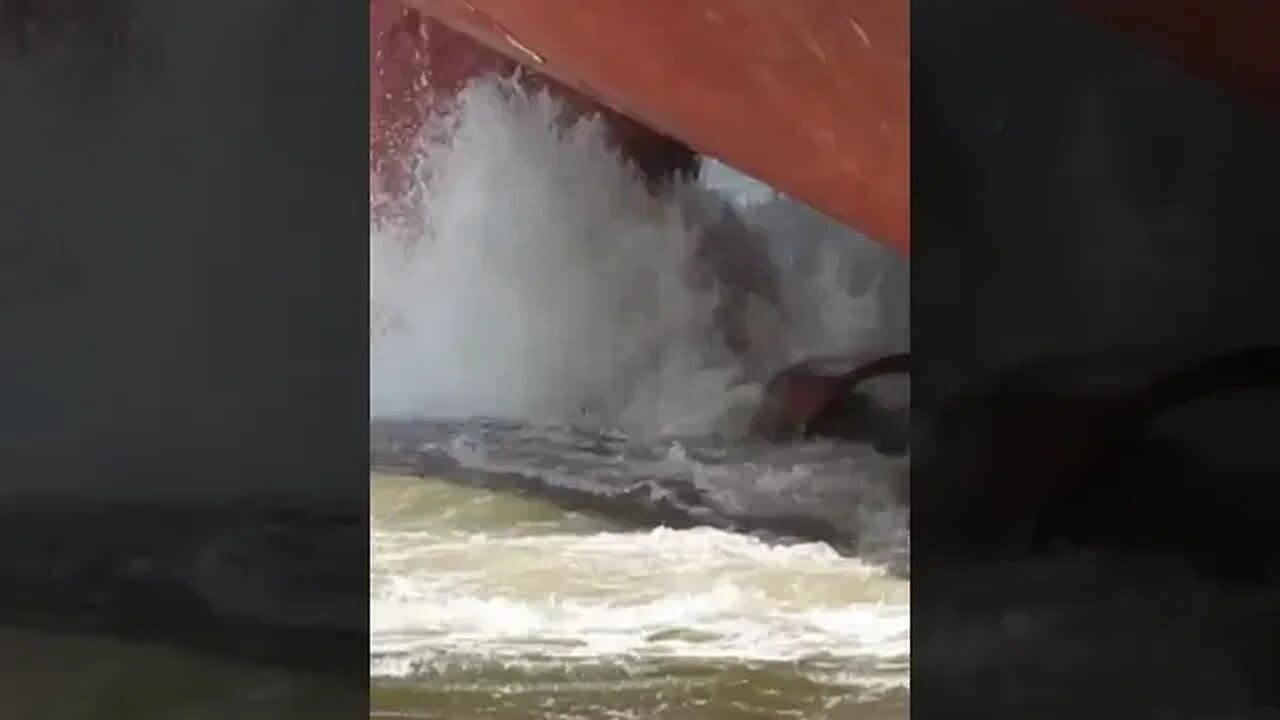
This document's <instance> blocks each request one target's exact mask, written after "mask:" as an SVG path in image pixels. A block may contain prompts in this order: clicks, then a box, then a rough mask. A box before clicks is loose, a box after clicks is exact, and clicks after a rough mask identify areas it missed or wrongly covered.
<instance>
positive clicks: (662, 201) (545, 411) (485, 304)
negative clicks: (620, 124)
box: [370, 80, 909, 718]
mask: <svg viewBox="0 0 1280 720" xmlns="http://www.w3.org/2000/svg"><path fill="white" fill-rule="evenodd" d="M417 181H418V186H417V188H416V190H415V192H414V193H413V198H412V199H413V204H412V205H411V206H409V209H408V210H406V209H405V206H404V205H401V206H400V207H397V208H396V210H397V212H395V213H393V214H389V215H388V216H387V217H386V219H385V220H383V221H382V222H380V223H378V224H377V225H376V226H375V227H374V228H373V229H372V231H371V239H370V273H371V275H370V286H371V313H372V320H373V327H374V332H373V335H372V337H371V339H370V352H371V378H370V389H371V395H370V398H371V414H372V415H373V418H374V419H376V420H382V419H389V420H409V419H422V420H427V422H419V423H400V424H398V425H397V424H392V425H390V426H389V427H391V428H392V429H391V430H388V429H387V427H388V426H384V425H382V424H379V423H375V426H374V437H375V452H374V464H375V467H378V468H380V469H382V470H385V469H386V467H388V466H389V467H391V468H392V470H393V471H396V472H409V473H410V474H414V473H419V472H421V471H422V469H423V468H428V467H429V468H432V470H431V472H432V473H434V474H436V475H439V476H440V477H444V478H446V479H449V480H450V481H451V482H443V483H442V482H441V481H440V479H437V478H426V479H422V478H405V477H388V476H384V475H378V476H375V479H374V481H373V483H372V502H373V508H374V511H373V520H372V524H373V542H372V551H373V557H372V571H373V575H372V579H371V584H372V591H373V597H372V609H373V617H372V619H371V623H372V627H373V636H372V639H371V655H372V664H371V668H370V670H371V674H372V675H373V676H374V677H375V679H376V681H377V683H376V684H377V688H378V689H377V690H376V692H375V706H377V707H379V708H385V709H386V710H387V711H389V712H404V711H406V710H407V709H412V708H416V709H418V710H426V711H428V712H434V711H440V712H446V713H447V714H448V715H449V716H450V717H486V718H497V717H548V718H550V717H556V718H561V717H579V716H581V717H605V716H609V717H613V716H618V717H623V716H631V715H632V714H637V713H638V715H637V716H642V717H653V718H660V717H670V716H672V713H676V714H678V713H679V708H680V707H685V706H688V707H702V708H704V709H705V710H706V711H707V712H708V713H712V714H714V716H716V717H721V716H723V717H738V716H741V717H748V716H754V715H752V713H756V714H759V713H765V714H766V715H768V716H770V717H793V716H794V717H825V716H827V715H828V714H829V713H834V712H840V708H841V707H845V706H847V705H849V704H850V703H856V704H858V706H859V707H860V708H861V709H863V710H865V711H869V712H871V714H872V716H876V715H877V714H879V715H891V716H895V717H896V716H900V715H901V713H902V711H903V710H902V706H903V703H904V702H905V689H904V688H905V686H906V684H907V680H908V678H907V661H906V656H907V652H908V650H907V638H908V634H907V633H908V630H907V595H908V588H909V584H908V583H907V582H906V581H905V580H904V579H902V578H901V577H899V576H898V575H895V574H892V573H888V572H886V570H885V567H884V565H885V564H887V563H888V562H890V561H887V560H885V558H895V559H897V560H900V559H901V558H902V557H903V556H904V554H905V526H906V517H905V508H903V507H901V506H899V505H897V504H895V502H894V501H893V500H892V499H891V493H886V492H882V488H879V487H877V484H880V485H883V484H884V483H883V482H881V476H886V475H896V473H898V472H900V468H898V466H897V465H893V464H892V463H889V464H886V463H885V462H883V461H884V460H885V459H884V458H880V457H879V456H877V455H875V453H873V452H870V451H869V449H867V448H853V449H852V450H851V449H848V448H843V449H841V448H832V447H830V446H827V445H822V446H814V447H803V448H795V449H785V448H779V449H773V450H767V451H766V450H763V449H759V448H751V447H748V444H743V443H740V442H738V441H736V440H733V438H735V437H737V436H738V435H739V434H740V433H741V432H742V431H743V430H744V429H745V420H746V418H747V415H748V414H749V411H750V409H751V408H752V407H753V406H754V402H755V400H756V398H757V397H758V393H759V386H760V381H761V380H763V379H764V378H765V377H767V375H768V374H769V373H770V372H772V371H773V370H775V369H777V368H778V367H780V366H782V365H784V364H786V363H788V362H791V361H793V360H795V359H798V358H799V357H801V356H807V355H812V354H828V353H841V352H851V351H855V350H856V351H870V350H875V349H877V348H888V347H890V346H897V347H901V346H902V345H903V344H905V339H906V334H905V330H906V320H905V318H906V312H905V304H898V305H895V304H894V302H893V301H894V300H899V299H901V300H905V272H903V271H905V267H903V268H893V267H890V266H888V264H887V263H886V261H885V260H884V258H883V255H882V254H881V251H880V250H879V249H878V248H876V247H875V246H873V245H872V244H871V243H869V242H867V241H866V240H864V239H862V238H860V237H858V236H857V235H855V234H854V233H852V232H850V231H849V230H848V229H846V228H843V227H841V226H840V225H838V224H836V223H834V222H832V221H830V220H828V219H826V218H824V217H823V216H821V215H819V214H818V213H816V212H814V211H812V210H809V209H807V208H803V207H800V206H797V205H796V204H794V203H792V202H790V201H788V200H787V199H785V198H781V197H778V196H777V195H776V194H774V193H773V192H772V191H771V190H769V189H768V188H765V187H763V186H760V185H758V184H754V183H752V182H750V181H747V180H745V179H744V178H742V177H741V176H739V175H737V174H736V173H734V172H732V171H730V170H728V169H727V168H725V167H723V166H720V165H717V164H715V163H708V166H707V171H706V172H705V173H704V177H703V178H702V179H701V180H700V181H699V182H687V183H683V184H680V185H677V186H676V187H673V188H671V189H670V190H668V191H665V192H664V193H662V194H660V195H658V196H654V195H653V194H652V193H651V192H650V191H649V189H648V188H647V187H646V186H645V184H644V183H643V181H642V180H641V178H640V177H639V176H638V175H637V173H636V172H635V170H634V169H633V168H632V167H630V166H629V165H628V164H627V163H626V162H625V161H624V160H623V159H622V158H620V157H619V156H618V154H617V153H616V152H614V151H613V150H611V149H610V148H609V146H608V144H607V143H606V135H605V128H604V126H603V125H602V124H601V123H600V121H598V120H596V119H593V118H590V117H588V118H583V119H579V120H576V121H573V122H566V121H564V120H563V119H562V107H561V106H560V105H559V104H558V102H557V101H556V100H554V99H552V98H551V97H549V96H547V95H545V94H530V93H526V92H524V91H522V89H521V88H520V86H519V82H518V80H485V81H481V82H477V83H474V84H472V85H471V86H470V87H468V88H467V89H465V90H464V91H463V92H462V93H461V94H460V95H459V96H458V98H457V102H456V104H455V105H454V106H453V107H452V108H451V109H450V110H449V111H448V112H447V113H445V114H444V115H442V116H440V117H437V118H435V119H434V120H433V122H432V123H431V126H430V127H429V128H428V130H427V131H426V132H425V133H424V135H423V140H422V142H421V151H420V157H419V163H418V168H417ZM382 202H383V203H384V204H391V205H394V202H393V201H388V200H386V199H383V200H382ZM735 216H736V217H737V218H740V220H741V222H738V221H737V220H735ZM726 228H728V229H729V230H730V231H731V232H730V233H729V234H727V235H726V234H725V231H726ZM748 228H749V229H748ZM735 229H736V232H732V231H733V230H735ZM707 237H711V238H712V239H713V240H720V239H723V240H724V241H725V242H729V243H734V244H735V245H734V246H733V249H734V250H740V251H741V252H742V253H748V254H751V253H754V256H753V257H755V258H758V259H760V260H761V261H762V262H765V263H768V264H769V266H771V267H772V268H774V269H775V270H776V272H777V274H776V280H777V282H776V285H777V291H778V292H777V297H776V302H775V303H774V304H773V305H769V304H766V303H763V302H760V303H756V304H754V305H750V306H748V309H747V313H746V315H747V317H746V323H745V325H746V333H747V335H748V337H749V342H748V343H747V348H748V349H747V350H746V351H742V350H739V351H736V352H735V351H731V350H730V347H729V345H730V344H729V343H728V342H727V340H726V338H725V335H724V332H723V330H724V328H722V327H721V326H720V323H719V320H718V318H719V317H720V316H719V315H718V308H719V306H720V303H721V302H722V301H723V300H724V297H725V292H726V290H725V288H724V287H722V286H720V285H718V284H716V283H710V284H707V283H699V282H698V281H697V274H696V273H694V272H692V269H693V266H694V264H695V263H696V262H697V261H698V256H697V252H698V248H699V243H700V242H703V241H705V239H706V238H707ZM885 300H889V301H890V302H884V301H885ZM486 419H487V420H486ZM499 420H500V421H499ZM566 425H568V426H569V427H566ZM592 428H594V429H592ZM671 436H677V437H675V438H673V437H671ZM717 436H718V437H717ZM699 438H700V439H699ZM384 441H385V442H384ZM380 443H381V444H380ZM379 458H384V460H385V459H386V458H390V460H385V462H381V464H380V460H379ZM400 461H403V463H404V464H403V465H401V464H399V462H400ZM449 467H455V468H457V470H456V472H455V471H453V470H449V469H448V468H449ZM886 468H888V472H887V473H886ZM455 475H456V476H455ZM464 475H465V477H463V476H464ZM477 477H479V478H480V479H479V480H476V479H475V478H477ZM530 486H532V487H533V488H534V489H535V491H536V492H535V493H534V494H535V495H537V494H543V495H546V496H548V497H557V496H562V495H563V494H564V493H566V492H567V493H571V494H577V495H579V496H592V497H596V498H598V499H604V500H608V501H609V502H621V503H623V504H626V503H631V504H633V505H636V506H637V507H638V506H640V505H644V504H646V503H657V504H661V505H664V506H665V507H668V508H669V509H672V510H673V511H674V512H676V513H677V514H679V515H683V516H684V521H682V522H680V523H677V524H678V525H679V527H680V528H682V529H674V528H672V527H659V528H654V527H652V525H653V524H655V523H653V522H650V523H649V526H647V527H645V526H644V525H645V523H643V522H642V523H640V524H641V525H642V527H639V528H637V527H636V526H635V524H634V523H629V522H625V521H624V522H618V521H617V520H618V518H617V517H614V516H612V515H611V516H610V517H609V518H608V519H606V518H603V517H597V516H594V515H593V516H584V515H580V514H579V513H577V512H575V511H573V510H570V509H566V508H564V507H558V506H555V505H548V504H545V503H541V502H534V501H533V500H532V499H531V498H528V497H520V496H519V495H518V494H516V493H511V492H506V491H507V490H511V489H519V488H523V489H525V490H527V489H529V487H530ZM626 514H628V513H627V512H625V511H624V512H623V513H621V515H626ZM633 514H634V513H633ZM753 518H764V519H766V520H779V519H781V520H785V521H786V522H785V523H782V524H783V525H795V526H810V525H815V524H817V525H821V526H822V527H826V528H830V529H831V531H832V534H833V535H835V536H839V537H841V538H849V539H851V540H852V539H856V541H857V542H856V543H855V544H858V545H859V549H860V550H862V551H865V552H864V555H865V556H864V557H861V558H854V557H849V556H848V554H841V553H844V552H845V550H846V548H843V547H842V548H841V553H837V552H836V550H835V549H833V547H832V546H831V545H828V544H827V542H812V541H811V542H808V543H802V544H796V545H790V546H777V545H774V544H771V543H766V542H761V540H760V539H758V538H752V537H746V536H744V535H742V534H740V532H745V531H748V530H749V529H750V527H751V526H752V525H753V523H754V520H753ZM656 524H666V523H665V521H658V523H656ZM767 524H768V523H766V525H767ZM775 524H776V523H775ZM699 526H700V527H699ZM726 529H729V530H732V531H726ZM766 534H767V533H766ZM872 536H874V537H873V538H872ZM868 538H872V539H873V540H874V542H871V543H869V544H868V543H867V542H866V541H867V539H868ZM810 539H811V540H812V539H813V538H810ZM870 546H875V547H876V548H877V550H875V551H874V552H873V551H872V550H871V549H870ZM873 554H874V555H875V557H872V555H873ZM900 564H901V563H898V565H900ZM415 711H416V710H415Z"/></svg>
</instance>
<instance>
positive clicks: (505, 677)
mask: <svg viewBox="0 0 1280 720" xmlns="http://www.w3.org/2000/svg"><path fill="white" fill-rule="evenodd" d="M372 488H373V489H372V508H373V544H372V553H373V557H372V565H373V577H372V580H371V588H372V623H371V624H372V630H373V636H372V638H371V653H372V656H373V657H372V665H371V673H372V675H373V678H374V680H373V685H374V689H373V714H374V715H375V716H382V717H393V716H395V717H433V718H435V717H439V718H449V719H450V720H466V719H468V718H476V719H480V718H493V719H501V718H512V719H514V718H593V719H594V718H631V717H635V718H652V719H654V720H660V719H664V718H670V719H673V720H674V719H683V718H689V719H694V718H715V719H719V718H785V717H794V718H844V717H860V718H863V717H869V718H879V717H906V715H907V712H908V708H907V703H908V692H907V678H908V660H907V652H908V632H909V620H908V603H909V597H908V595H909V586H908V584H907V583H906V582H904V581H902V580H900V579H896V578H892V577H889V576H887V575H886V574H885V573H883V572H882V571H880V570H879V569H877V568H874V567H871V566H868V565H865V564H863V563H861V562H859V561H858V560H856V559H852V558H848V557H842V556H840V555H838V554H836V553H835V552H833V551H832V550H830V548H828V547H826V546H825V545H822V544H818V543H813V544H803V545H792V546H786V547H782V546H770V545H767V544H764V543H761V542H759V541H757V540H755V539H752V538H749V537H745V536H742V535H737V534H732V533H726V532H722V531H718V530H712V529H708V528H697V529H691V530H679V531H677V530H667V529H661V528H660V529H656V530H633V529H623V528H619V527H616V526H613V525H611V524H610V523H609V522H607V521H605V520H602V519H599V518H595V517H590V516H586V515H582V514H577V513H572V512H566V511H564V510H561V509H560V508H558V507H556V506H554V505H551V504H548V503H543V502H539V501H536V500H531V499H528V498H522V497H517V496H515V495H511V494H506V493H501V492H493V491H488V490H480V489H474V488H470V487H462V486H458V485H454V484H450V483H447V482H444V481H438V480H426V479H420V478H400V477H388V476H375V477H374V479H373V482H372Z"/></svg>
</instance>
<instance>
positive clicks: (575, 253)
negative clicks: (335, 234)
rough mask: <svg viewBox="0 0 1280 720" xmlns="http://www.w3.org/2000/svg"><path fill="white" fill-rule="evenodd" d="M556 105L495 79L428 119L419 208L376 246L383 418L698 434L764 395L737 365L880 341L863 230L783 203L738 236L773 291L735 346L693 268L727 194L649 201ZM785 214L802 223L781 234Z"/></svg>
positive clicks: (387, 228) (689, 193)
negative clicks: (769, 273)
mask: <svg viewBox="0 0 1280 720" xmlns="http://www.w3.org/2000/svg"><path fill="white" fill-rule="evenodd" d="M561 110H562V108H561V106H560V105H559V104H558V103H557V102H556V101H555V100H554V99H552V98H551V97H549V96H547V95H545V94H532V95H530V94H526V93H522V92H519V91H518V82H517V81H515V80H507V81H484V82H479V83H476V84H473V85H472V86H470V87H469V88H468V89H466V90H465V91H464V92H462V94H461V95H460V96H459V98H458V102H457V104H456V106H455V107H454V108H453V110H452V112H451V113H450V114H449V115H447V116H445V117H441V118H437V119H436V121H435V122H434V123H433V125H432V127H433V128H434V130H433V131H431V132H428V133H427V134H426V135H425V139H424V141H423V156H422V157H423V161H422V163H421V166H420V168H419V180H420V182H421V186H420V190H421V198H422V202H421V205H420V210H419V211H418V212H416V213H409V214H408V215H407V216H406V215H401V216H398V217H399V218H400V219H399V220H398V221H395V222H389V223H386V224H383V225H382V226H380V227H377V228H375V229H374V231H373V233H372V238H371V243H370V253H371V255H370V268H371V277H370V281H371V292H372V298H371V300H372V305H373V308H374V310H373V312H374V315H375V327H376V328H378V332H377V334H376V335H375V337H374V338H373V341H372V344H371V352H372V377H371V404H372V412H373V414H374V415H375V416H380V417H406V416H418V417H421V416H431V417H470V416H494V417H507V418H518V419H525V420H537V421H543V420H548V419H559V420H572V419H578V418H580V417H581V416H582V414H583V412H584V411H591V412H592V414H593V416H594V417H595V418H596V419H597V420H598V421H600V422H602V423H605V424H614V425H619V426H622V427H625V428H626V429H627V430H628V431H630V432H635V433H645V432H648V433H660V432H671V431H688V430H707V429H709V428H708V426H709V425H714V424H715V423H716V422H718V421H721V420H723V419H725V417H726V415H727V414H728V413H730V411H731V410H732V408H733V407H735V406H737V405H740V404H742V403H744V402H749V401H750V398H751V397H752V396H753V391H754V389H753V388H752V387H751V386H750V385H744V384H741V383H740V381H741V379H742V376H743V368H744V367H745V366H751V365H757V366H758V365H764V366H767V367H770V369H774V368H776V367H777V366H778V365H780V364H781V363H783V362H786V361H789V360H792V359H795V358H797V357H799V356H802V355H806V354H812V353H832V352H841V351H849V350H852V349H854V348H865V347H867V346H875V345H882V344H884V343H885V342H886V341H885V338H884V337H883V333H882V332H881V330H880V328H879V324H880V322H879V321H880V317H879V316H880V314H881V313H880V302H879V296H878V294H877V292H876V289H877V287H876V285H875V283H874V280H872V281H871V282H868V280H867V278H868V277H869V276H874V275H875V271H874V269H871V270H870V272H869V268H868V267H867V265H868V263H866V259H867V257H868V256H867V255H866V250H865V247H859V245H862V246H867V245H869V243H866V242H865V241H861V239H860V238H854V239H853V241H852V242H851V241H850V237H849V233H848V231H843V232H840V230H842V229H840V228H838V226H836V225H835V224H834V223H831V222H829V221H827V222H826V223H825V225H826V228H825V230H826V232H825V234H824V233H823V229H824V228H823V227H822V226H823V224H824V223H823V219H821V218H818V217H817V216H816V214H814V213H812V211H806V210H804V209H799V208H796V207H795V206H794V205H792V204H790V203H786V205H787V206H788V207H789V211H780V209H779V207H776V205H777V204H778V201H774V202H765V203H761V204H758V205H757V206H756V207H755V208H749V209H748V210H747V211H746V212H747V213H748V217H747V219H748V220H749V221H750V219H751V217H750V213H752V212H754V213H756V214H758V215H760V216H761V217H762V218H763V219H764V221H765V222H764V223H760V224H771V225H773V226H774V227H773V228H770V229H771V230H774V232H772V233H769V234H770V235H773V236H776V237H777V240H776V241H775V242H771V241H770V240H769V239H768V237H767V236H766V235H765V234H764V233H755V234H752V235H748V236H745V237H742V238H731V241H738V240H741V241H742V245H743V252H751V251H753V250H758V251H759V252H762V253H764V254H766V255H767V256H769V257H772V258H773V259H774V260H775V261H776V262H777V264H778V266H779V268H780V269H781V270H782V273H781V278H780V280H781V282H780V285H781V298H780V302H779V306H780V307H779V308H776V309H775V308H769V307H764V306H763V304H760V306H758V307H753V308H752V310H751V311H750V320H749V321H748V324H749V327H750V330H749V332H751V333H752V336H753V337H752V353H751V355H752V357H743V356H735V355H734V354H732V353H730V352H729V351H728V349H727V348H726V347H725V342H724V338H723V334H722V333H721V332H720V331H719V328H717V327H716V323H715V317H714V311H715V308H716V305H717V301H718V298H719V293H720V288H718V287H715V286H712V287H704V288H698V287H696V286H695V285H694V284H693V283H692V282H691V281H690V278H689V275H690V273H689V267H690V263H691V261H692V260H693V253H694V249H695V247H696V243H697V237H698V234H699V233H701V232H703V231H704V230H705V229H706V228H707V227H708V226H710V225H712V224H714V223H716V222H717V221H719V220H720V219H721V217H722V216H723V213H724V211H725V201H724V200H722V199H721V198H720V196H719V195H717V194H716V193H714V192H712V191H710V190H708V189H707V188H706V187H705V186H704V185H701V184H695V183H687V184H684V185H681V186H678V187H676V188H674V189H672V190H671V191H670V192H668V193H666V194H663V195H661V196H659V197H653V196H652V195H651V194H650V193H649V192H648V191H647V190H646V188H645V187H644V184H643V183H642V182H641V180H640V178H639V177H638V175H637V174H636V173H635V171H634V169H633V168H632V167H630V166H629V165H628V164H626V163H625V162H624V161H623V160H622V159H621V158H619V157H618V155H617V154H616V153H615V152H613V151H612V150H610V149H609V148H608V146H607V145H606V137H605V131H604V126H603V124H602V123H601V122H600V121H599V120H597V119H593V118H586V119H582V120H579V121H576V122H573V123H571V124H567V125H564V124H562V123H558V118H559V116H560V114H561ZM442 127H443V128H447V129H448V130H449V132H447V133H443V132H441V131H440V128H442ZM788 212H789V214H790V215H791V216H792V217H797V216H800V217H804V219H805V220H807V221H808V222H807V225H808V227H805V228H803V230H804V231H805V233H806V236H805V237H793V236H789V234H788V233H786V232H777V228H778V226H780V225H783V224H784V223H786V222H787V217H786V215H787V214H788ZM797 224H798V223H797ZM832 228H836V231H835V232H833V231H832ZM833 239H834V240H835V241H834V242H833V241H832V240H833ZM859 241H860V242H859ZM752 243H756V245H755V246H753V245H752ZM859 250H861V251H862V254H861V255H859V253H858V251H859ZM858 283H860V284H861V287H857V286H856V285H857V284H858ZM779 312H781V313H785V314H786V315H787V317H788V318H792V317H794V318H795V319H796V321H794V322H787V323H782V322H781V321H780V319H779V317H778V315H779Z"/></svg>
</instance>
